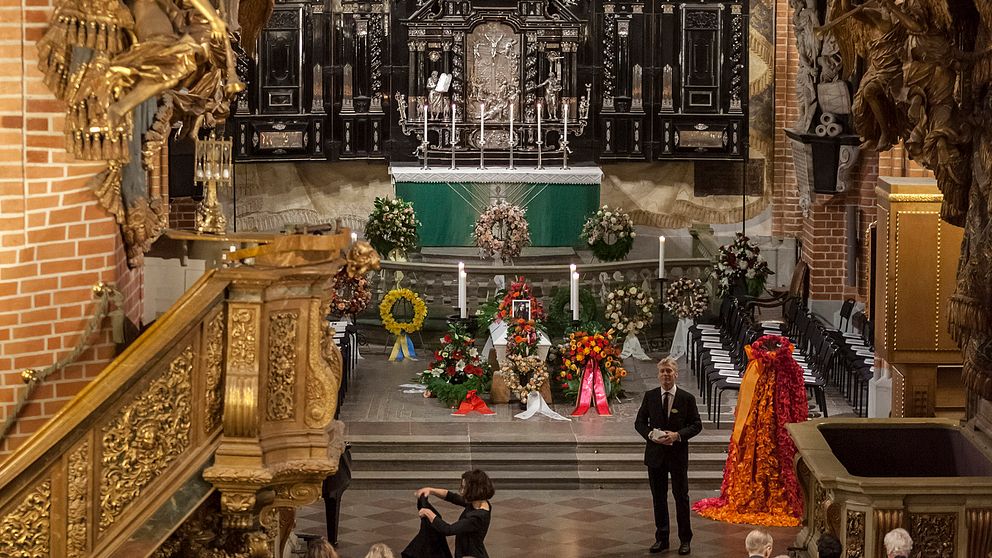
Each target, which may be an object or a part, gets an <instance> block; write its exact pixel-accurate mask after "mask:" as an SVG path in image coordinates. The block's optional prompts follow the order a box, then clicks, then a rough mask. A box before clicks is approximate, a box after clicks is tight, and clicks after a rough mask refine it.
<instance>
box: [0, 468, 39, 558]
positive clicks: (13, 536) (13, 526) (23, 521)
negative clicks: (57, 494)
mask: <svg viewBox="0 0 992 558" xmlns="http://www.w3.org/2000/svg"><path fill="white" fill-rule="evenodd" d="M51 505H52V482H51V481H48V480H46V481H45V482H43V483H41V484H39V485H38V486H37V487H36V488H35V489H34V490H32V491H31V492H29V493H28V495H27V496H25V497H24V500H23V501H22V502H21V504H20V505H19V506H17V507H16V508H14V510H13V511H12V512H10V513H8V514H7V515H5V516H4V517H3V520H2V521H0V556H9V557H10V558H36V557H39V556H48V555H49V554H50V553H49V544H50V542H49V541H50V539H51V534H50V523H51Z"/></svg>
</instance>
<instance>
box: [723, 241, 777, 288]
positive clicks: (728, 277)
mask: <svg viewBox="0 0 992 558" xmlns="http://www.w3.org/2000/svg"><path fill="white" fill-rule="evenodd" d="M769 275H773V273H772V270H771V269H770V268H769V267H768V262H766V261H765V257H764V256H762V255H761V249H760V248H758V245H757V244H755V243H754V242H753V241H752V240H751V239H750V238H748V237H747V236H745V235H744V234H742V233H737V235H736V236H735V237H734V241H733V242H731V243H730V244H726V245H724V246H721V247H720V257H719V259H718V260H717V263H716V267H715V268H714V269H713V278H714V279H716V282H717V288H718V290H719V293H720V296H726V295H728V294H731V293H733V291H734V288H735V287H736V286H738V285H741V284H743V286H744V288H745V290H746V293H747V294H748V295H750V296H758V295H760V294H761V291H763V290H764V288H765V280H766V279H767V278H768V276H769Z"/></svg>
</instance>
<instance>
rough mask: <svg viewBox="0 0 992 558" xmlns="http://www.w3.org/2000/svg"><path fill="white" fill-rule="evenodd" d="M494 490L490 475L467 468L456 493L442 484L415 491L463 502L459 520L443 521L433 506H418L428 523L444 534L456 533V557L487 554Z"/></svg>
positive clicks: (480, 557)
mask: <svg viewBox="0 0 992 558" xmlns="http://www.w3.org/2000/svg"><path fill="white" fill-rule="evenodd" d="M495 493H496V490H495V489H494V488H493V483H492V481H490V480H489V476H488V475H486V473H484V472H483V471H481V470H479V469H473V470H471V471H466V472H465V473H464V474H462V488H461V494H456V493H454V492H451V491H450V490H445V489H444V488H430V487H425V488H421V489H420V490H418V491H417V497H418V498H421V497H428V496H437V497H438V498H443V499H444V500H446V501H448V502H451V503H452V504H454V505H456V506H462V507H463V508H465V510H464V511H463V512H462V514H461V516H459V517H458V521H456V522H454V523H450V524H449V523H446V522H445V521H444V520H443V519H441V518H440V517H439V516H438V515H437V514H436V513H434V511H433V510H431V509H428V508H421V509H420V511H419V512H418V513H419V514H420V517H423V518H426V519H427V521H429V522H430V524H431V527H433V528H434V530H436V531H437V532H438V533H441V534H442V535H444V536H449V535H454V536H455V558H468V557H472V558H489V553H487V552H486V545H485V539H486V533H487V532H488V531H489V520H490V517H491V515H492V506H491V505H490V504H489V499H490V498H492V497H493V494H495Z"/></svg>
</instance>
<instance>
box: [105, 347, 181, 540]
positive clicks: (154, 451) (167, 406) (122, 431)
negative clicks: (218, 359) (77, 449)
mask: <svg viewBox="0 0 992 558" xmlns="http://www.w3.org/2000/svg"><path fill="white" fill-rule="evenodd" d="M194 361H195V355H194V354H193V348H192V347H186V348H185V349H184V350H183V351H182V353H180V355H179V356H178V357H176V358H175V360H173V361H172V362H171V363H170V364H169V368H168V370H167V371H165V372H164V373H163V374H161V375H160V376H159V377H158V378H156V379H155V380H154V381H152V382H151V384H150V385H149V386H148V387H147V388H146V389H145V390H144V391H143V392H142V393H141V394H140V395H138V396H137V397H136V398H135V399H134V400H132V401H131V402H129V403H128V404H127V405H125V406H124V407H123V408H122V409H121V410H120V411H118V412H117V414H116V416H114V418H113V419H112V420H111V421H110V422H109V423H108V424H107V425H106V426H104V427H103V439H102V445H101V469H102V470H101V478H100V531H101V532H103V531H105V530H106V529H107V528H109V527H110V526H111V525H113V524H114V522H115V521H117V519H118V518H119V517H120V516H121V514H123V513H124V510H125V509H126V508H127V506H128V504H130V503H131V502H133V501H134V500H135V499H137V498H138V497H139V496H140V495H141V492H142V490H144V488H145V487H146V486H147V485H148V484H149V483H151V482H152V481H153V480H155V478H157V477H158V476H159V475H161V474H162V473H163V472H165V471H166V470H167V469H168V467H169V465H170V464H171V463H172V462H173V461H175V459H176V458H177V457H179V455H181V454H182V453H183V452H184V451H186V450H187V449H188V448H189V447H190V434H191V431H192V423H191V415H192V404H191V401H192V395H193V387H192V372H193V363H194Z"/></svg>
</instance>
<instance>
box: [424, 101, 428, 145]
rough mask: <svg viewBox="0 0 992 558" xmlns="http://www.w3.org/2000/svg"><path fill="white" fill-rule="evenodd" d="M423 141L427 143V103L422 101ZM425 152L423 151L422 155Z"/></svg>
mask: <svg viewBox="0 0 992 558" xmlns="http://www.w3.org/2000/svg"><path fill="white" fill-rule="evenodd" d="M424 143H427V103H424ZM426 156H427V153H424V157H426Z"/></svg>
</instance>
